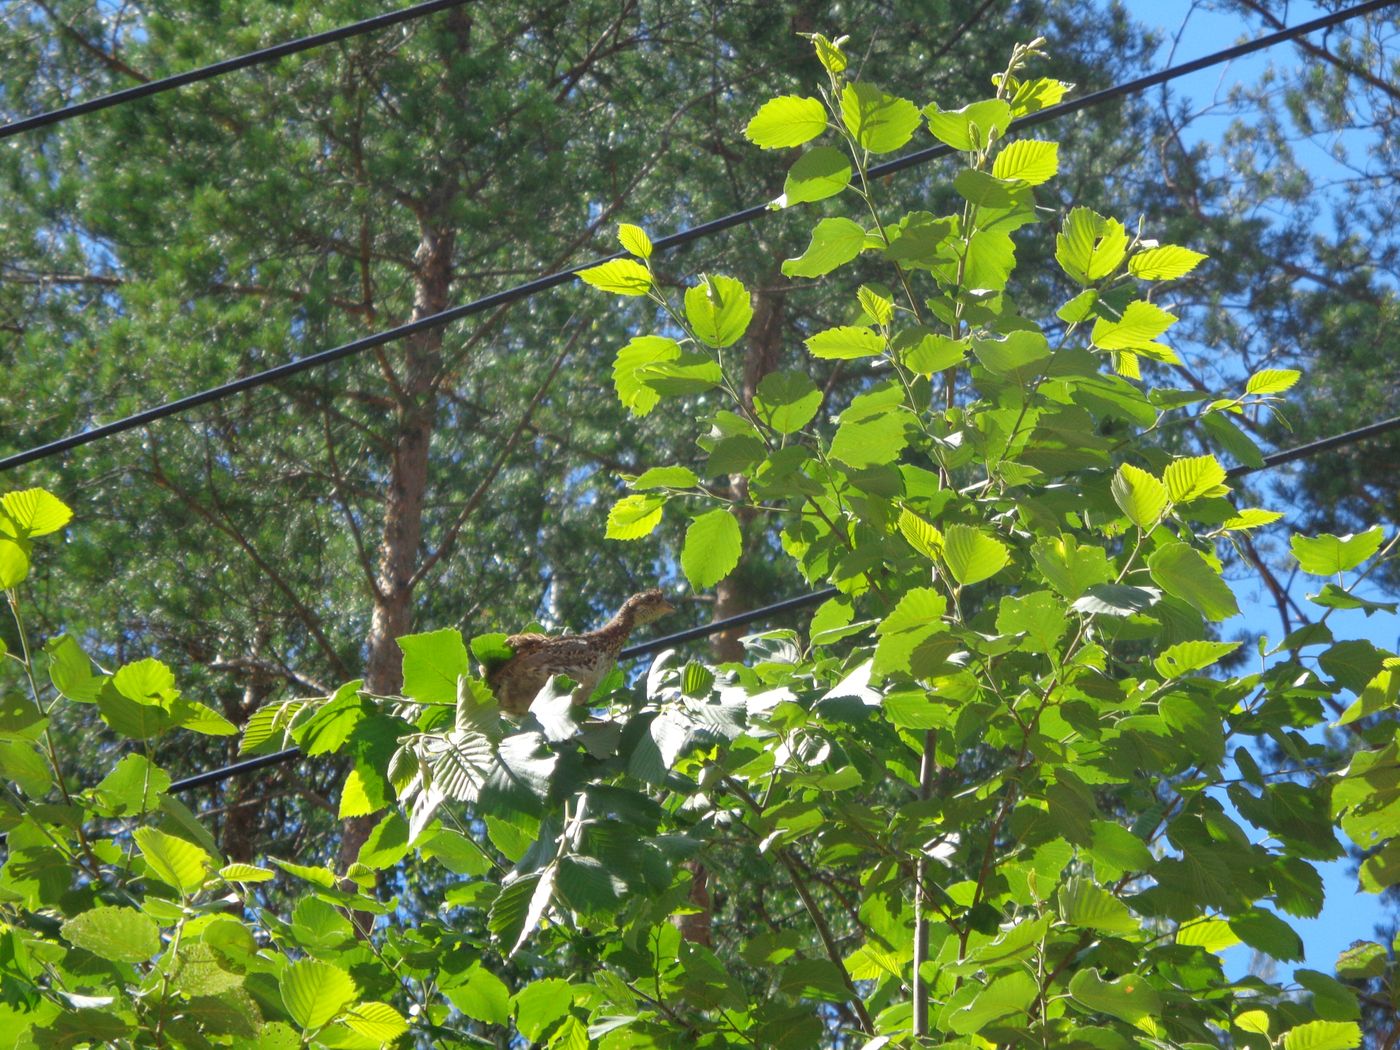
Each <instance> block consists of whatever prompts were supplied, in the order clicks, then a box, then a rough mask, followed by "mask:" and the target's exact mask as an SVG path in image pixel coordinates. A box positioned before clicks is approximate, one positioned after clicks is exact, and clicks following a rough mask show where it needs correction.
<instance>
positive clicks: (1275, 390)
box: [1244, 368, 1303, 394]
mask: <svg viewBox="0 0 1400 1050" xmlns="http://www.w3.org/2000/svg"><path fill="white" fill-rule="evenodd" d="M1302 374H1303V373H1301V372H1299V371H1298V370H1297V369H1296V368H1265V369H1262V370H1261V371H1258V372H1255V373H1254V374H1253V375H1252V376H1250V377H1249V382H1247V383H1245V385H1244V392H1245V393H1246V394H1281V393H1283V392H1284V391H1285V390H1288V389H1289V388H1290V387H1292V386H1293V384H1294V383H1296V382H1298V379H1299V377H1300V376H1301V375H1302Z"/></svg>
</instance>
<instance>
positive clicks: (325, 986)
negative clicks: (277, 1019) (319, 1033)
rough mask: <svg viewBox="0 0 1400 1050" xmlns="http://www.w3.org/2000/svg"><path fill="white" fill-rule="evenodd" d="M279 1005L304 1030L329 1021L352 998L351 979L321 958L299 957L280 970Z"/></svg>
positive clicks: (341, 1010) (338, 1013)
mask: <svg viewBox="0 0 1400 1050" xmlns="http://www.w3.org/2000/svg"><path fill="white" fill-rule="evenodd" d="M277 985H278V988H279V990H280V991H281V993H282V1005H283V1006H285V1007H286V1008H287V1013H289V1014H291V1015H292V1020H294V1021H295V1022H296V1023H297V1024H298V1025H299V1026H300V1027H301V1028H302V1029H303V1030H304V1031H310V1030H313V1029H316V1028H320V1027H321V1026H322V1025H325V1024H328V1023H329V1022H330V1021H332V1020H333V1019H335V1018H336V1017H339V1016H340V1014H341V1013H342V1012H343V1011H344V1010H345V1008H346V1007H347V1006H349V1005H350V1004H351V1003H352V1002H354V1001H355V996H356V995H357V994H358V992H357V989H356V987H355V981H354V979H353V978H352V977H351V976H350V975H349V974H348V973H346V972H345V971H344V970H342V969H341V968H340V967H339V966H335V965H333V964H331V963H328V962H322V961H321V960H320V959H302V960H300V961H299V962H294V963H292V964H291V965H290V966H288V967H287V968H286V969H285V970H283V971H282V976H281V977H280V978H279V979H278V982H277Z"/></svg>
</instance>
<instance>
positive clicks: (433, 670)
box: [398, 627, 471, 704]
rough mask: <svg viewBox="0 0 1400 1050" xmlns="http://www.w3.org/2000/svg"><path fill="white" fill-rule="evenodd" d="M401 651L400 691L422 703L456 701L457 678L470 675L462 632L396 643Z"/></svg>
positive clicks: (412, 637) (431, 634)
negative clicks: (401, 676) (401, 689)
mask: <svg viewBox="0 0 1400 1050" xmlns="http://www.w3.org/2000/svg"><path fill="white" fill-rule="evenodd" d="M398 643H399V649H401V650H402V651H403V691H404V695H405V696H410V697H412V698H413V699H415V700H418V701H420V702H422V703H429V704H451V703H455V702H456V700H457V678H458V676H460V675H464V674H470V673H471V660H470V659H469V658H468V657H467V646H466V643H465V642H464V641H463V640H462V632H461V631H459V630H457V629H456V628H453V627H444V628H443V629H442V630H440V631H431V632H428V633H426V634H407V635H404V636H403V637H402V638H400V639H399V640H398Z"/></svg>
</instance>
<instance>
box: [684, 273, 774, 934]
mask: <svg viewBox="0 0 1400 1050" xmlns="http://www.w3.org/2000/svg"><path fill="white" fill-rule="evenodd" d="M772 282H773V283H770V282H764V287H762V288H760V289H759V290H758V291H757V292H755V293H754V318H753V321H752V323H751V324H750V325H749V338H748V344H747V346H746V348H745V353H744V376H743V383H742V385H741V386H740V388H739V393H740V396H741V397H743V399H744V404H745V405H747V406H748V407H749V408H753V398H754V393H755V392H756V391H757V390H758V384H759V383H760V382H762V381H763V377H764V376H766V375H767V374H768V373H769V372H772V371H774V370H776V369H777V367H778V364H779V362H780V361H781V360H782V352H783V322H784V320H785V314H784V293H783V291H782V290H781V289H780V288H778V287H774V284H775V283H776V278H773V279H772ZM729 491H730V495H731V497H732V498H734V499H736V500H739V501H740V504H741V505H740V507H739V509H738V511H737V514H738V518H739V527H740V529H742V530H743V534H744V548H745V553H746V554H747V553H748V551H749V548H750V547H751V546H752V545H753V544H754V543H755V542H756V540H757V537H756V536H755V535H754V531H755V530H754V529H753V528H752V527H751V526H752V522H753V520H754V513H753V511H752V509H750V508H748V507H745V506H743V505H742V503H743V501H744V500H746V499H747V498H748V482H747V479H745V478H744V476H743V475H742V474H734V475H731V476H730V479H729ZM744 560H745V559H744V558H743V557H741V558H740V561H739V567H738V568H737V569H735V571H734V572H731V573H730V574H729V575H728V576H726V577H725V578H724V579H722V580H720V581H719V583H718V585H716V587H715V616H714V618H715V619H716V620H722V619H724V618H725V617H727V616H734V615H736V614H738V613H741V612H744V611H745V610H747V609H750V608H752V607H753V595H752V594H751V593H750V590H749V587H748V585H747V584H748V581H747V580H746V578H745V575H744ZM746 630H747V629H746V628H743V627H736V628H733V629H732V630H728V631H721V632H719V633H718V634H714V635H711V636H710V652H711V653H712V654H713V655H714V658H715V659H716V660H718V661H720V662H723V663H728V662H731V661H739V660H742V659H743V658H744V647H743V645H742V644H740V642H739V639H740V638H741V637H742V636H743V635H744V633H745V631H746ZM685 867H686V869H687V870H689V872H690V903H691V905H692V906H693V907H694V908H695V909H696V910H695V911H694V912H692V913H690V914H688V915H682V916H680V917H679V918H678V920H677V922H676V925H677V927H678V928H679V929H680V931H681V937H682V938H684V939H685V940H686V941H689V942H690V943H691V944H700V945H704V946H705V947H706V948H710V947H713V946H714V902H713V899H712V898H711V895H710V873H709V870H708V869H707V868H706V867H705V864H704V862H703V861H700V860H690V861H686V863H685Z"/></svg>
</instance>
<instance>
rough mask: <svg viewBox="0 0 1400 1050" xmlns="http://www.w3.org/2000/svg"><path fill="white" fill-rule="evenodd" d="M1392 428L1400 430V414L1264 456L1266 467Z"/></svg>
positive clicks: (1236, 474) (1237, 470)
mask: <svg viewBox="0 0 1400 1050" xmlns="http://www.w3.org/2000/svg"><path fill="white" fill-rule="evenodd" d="M1392 430H1400V416H1391V417H1390V418H1389V419H1382V420H1380V421H1379V422H1377V423H1368V424H1367V425H1366V426H1364V427H1357V428H1356V429H1355V430H1348V431H1347V432H1346V433H1344V434H1333V435H1332V436H1331V437H1325V438H1319V439H1318V440H1316V441H1309V442H1308V443H1307V444H1306V445H1299V446H1297V447H1296V448H1290V449H1285V450H1284V451H1282V452H1275V453H1273V454H1272V455H1269V456H1265V457H1264V467H1281V466H1283V465H1284V464H1285V463H1293V462H1296V461H1297V460H1300V459H1309V458H1311V457H1312V456H1316V455H1317V454H1318V453H1321V452H1330V451H1331V450H1332V449H1334V448H1342V447H1344V446H1346V445H1354V444H1356V443H1357V442H1358V441H1364V440H1366V439H1367V438H1373V437H1379V436H1380V435H1382V434H1388V433H1390V432H1391V431H1392ZM1264 467H1250V466H1239V467H1232V468H1231V469H1230V470H1227V471H1226V472H1225V473H1226V475H1227V476H1229V477H1232V478H1240V477H1244V476H1245V475H1246V474H1253V473H1254V472H1255V471H1256V470H1263V469H1264Z"/></svg>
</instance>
